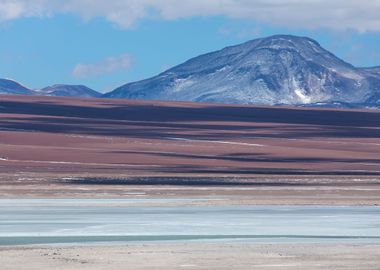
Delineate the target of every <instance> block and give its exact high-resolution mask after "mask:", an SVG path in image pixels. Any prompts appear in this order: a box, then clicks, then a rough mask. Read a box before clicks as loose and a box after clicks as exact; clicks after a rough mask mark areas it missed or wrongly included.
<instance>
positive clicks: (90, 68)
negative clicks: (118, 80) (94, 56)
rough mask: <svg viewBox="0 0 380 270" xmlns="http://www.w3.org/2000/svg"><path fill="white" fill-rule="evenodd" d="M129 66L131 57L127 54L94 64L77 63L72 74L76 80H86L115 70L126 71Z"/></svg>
mask: <svg viewBox="0 0 380 270" xmlns="http://www.w3.org/2000/svg"><path fill="white" fill-rule="evenodd" d="M131 66H132V58H131V56H130V55H128V54H123V55H120V56H111V57H107V58H106V59H104V60H102V61H99V62H96V63H91V64H83V63H79V64H77V65H76V66H75V67H74V69H73V71H72V74H73V76H74V77H76V78H87V77H93V76H98V75H102V74H107V73H111V72H113V71H117V70H128V69H130V68H131Z"/></svg>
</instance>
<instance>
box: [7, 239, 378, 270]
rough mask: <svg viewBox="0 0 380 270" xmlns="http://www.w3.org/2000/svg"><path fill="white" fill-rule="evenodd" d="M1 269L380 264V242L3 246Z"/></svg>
mask: <svg viewBox="0 0 380 270" xmlns="http://www.w3.org/2000/svg"><path fill="white" fill-rule="evenodd" d="M0 258H1V260H0V261H1V269H2V270H14V269H18V270H23V269H25V270H34V269H36V270H37V269H38V270H40V269H60V270H73V269H82V270H85V269H95V270H96V269H99V270H100V269H117V270H119V269H165V270H168V269H292V270H295V269H308V270H313V269H345V270H347V269H365V270H370V269H374V270H375V269H376V270H378V269H379V265H380V245H366V244H362V245H350V244H253V243H199V242H198V243H195V242H193V243H161V244H131V245H123V246H76V247H1V248H0Z"/></svg>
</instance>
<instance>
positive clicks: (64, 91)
mask: <svg viewBox="0 0 380 270" xmlns="http://www.w3.org/2000/svg"><path fill="white" fill-rule="evenodd" d="M36 93H37V94H38V95H41V96H56V97H58V96H60V97H100V96H101V94H100V93H99V92H96V91H95V90H92V89H90V88H88V87H87V86H84V85H67V84H56V85H53V86H48V87H45V88H43V89H41V90H38V91H36Z"/></svg>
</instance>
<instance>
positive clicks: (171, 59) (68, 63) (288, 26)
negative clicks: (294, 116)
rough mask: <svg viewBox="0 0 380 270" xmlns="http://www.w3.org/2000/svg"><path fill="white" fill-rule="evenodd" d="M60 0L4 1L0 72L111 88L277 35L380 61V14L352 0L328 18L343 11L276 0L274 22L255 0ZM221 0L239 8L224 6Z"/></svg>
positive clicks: (355, 60) (41, 82)
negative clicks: (282, 7) (288, 6)
mask: <svg viewBox="0 0 380 270" xmlns="http://www.w3.org/2000/svg"><path fill="white" fill-rule="evenodd" d="M204 1H206V2H207V0H204ZM273 1H274V0H272V2H273ZM32 2H34V3H35V5H30V3H32ZM53 2H54V0H51V2H46V1H44V0H29V2H28V1H25V0H24V1H21V0H20V1H17V0H0V77H2V78H13V79H15V80H17V81H20V82H22V83H23V84H25V85H27V86H30V87H31V88H40V87H44V86H48V85H51V84H55V83H67V84H85V85H87V86H89V87H91V88H93V89H95V90H98V91H101V92H106V91H110V90H112V89H114V88H115V87H117V86H119V85H122V84H124V83H127V82H131V81H135V80H140V79H144V78H147V77H150V76H153V75H155V74H157V73H160V72H162V71H163V70H165V69H167V68H169V67H172V66H174V65H177V64H180V63H181V62H183V61H185V60H187V59H189V58H192V57H194V56H197V55H199V54H202V53H207V52H210V51H214V50H218V49H221V48H223V47H225V46H228V45H233V44H238V43H241V42H244V41H247V40H250V39H254V38H259V37H265V36H269V35H273V34H294V35H302V36H309V37H311V38H314V39H316V40H317V41H318V42H320V44H321V45H322V46H324V47H325V48H327V49H329V50H330V51H332V52H333V53H334V54H336V55H337V56H339V57H341V58H342V59H344V60H345V61H348V62H350V63H352V64H354V65H356V66H376V65H380V15H379V14H378V13H375V14H368V12H367V14H365V16H364V15H360V14H359V13H360V12H361V11H360V10H358V11H356V6H354V4H352V3H354V2H352V3H351V1H346V2H345V1H340V0H337V2H341V6H337V7H332V8H337V12H338V11H339V10H341V9H342V8H343V10H344V8H346V9H347V12H346V13H347V15H339V16H340V17H339V20H333V18H330V17H326V18H325V17H321V16H322V15H321V14H323V16H331V17H333V16H336V15H334V14H335V13H331V14H330V15H329V14H327V15H326V14H325V13H326V12H324V13H322V12H323V10H322V7H321V13H320V14H319V13H317V12H316V14H314V15H311V18H309V17H310V16H309V17H304V16H303V15H302V14H301V15H298V16H299V18H298V17H297V16H294V17H289V16H291V15H289V14H287V13H281V12H282V11H278V10H277V9H276V8H277V7H276V5H274V6H271V5H263V6H262V7H261V8H262V12H261V13H263V12H264V13H265V12H266V13H267V16H269V17H270V16H271V14H272V15H273V18H274V19H273V21H272V20H270V19H267V17H263V16H261V13H257V14H256V13H254V12H250V13H249V16H248V15H246V14H245V13H244V4H245V5H247V3H248V2H247V1H243V0H241V1H239V0H235V1H234V0H221V1H218V0H209V3H208V4H201V3H203V2H199V5H198V6H197V3H198V1H196V0H193V2H188V1H184V2H183V3H185V7H182V8H178V9H177V8H175V6H176V5H175V2H173V1H172V0H167V1H164V0H161V1H159V0H157V2H154V4H152V3H153V2H152V3H150V1H149V0H146V1H143V0H141V2H146V3H147V4H145V5H144V4H141V2H136V1H133V0H126V1H118V0H116V1H112V0H110V1H103V3H104V2H107V3H109V5H111V6H112V5H114V7H113V9H112V7H108V6H107V9H109V10H105V8H103V7H102V6H101V2H99V1H98V0H93V1H90V2H88V0H87V4H88V3H95V6H96V3H97V4H98V6H96V7H93V8H92V9H93V10H91V11H87V10H86V9H83V8H82V6H81V5H80V4H81V2H86V0H77V1H66V2H67V5H66V6H64V7H63V6H59V5H58V4H57V5H49V4H51V3H53ZM61 2H62V1H61ZM63 2H65V1H63ZM158 2H160V3H161V4H160V5H158V6H156V5H157V4H156V3H158ZM216 2H220V3H219V5H217V4H215V5H214V3H216ZM253 2H255V1H253ZM256 2H263V1H256ZM268 2H271V1H268ZM282 2H287V1H286V0H285V1H282ZM288 2H289V1H288ZM290 2H297V1H290ZM301 2H302V1H301ZM301 2H300V3H301ZM314 2H321V3H322V4H323V2H324V1H323V0H321V1H314ZM369 2H371V3H372V4H373V5H374V6H373V7H372V8H376V7H379V8H380V3H379V1H369ZM57 3H58V2H57ZM69 3H71V5H69ZM73 3H74V4H73ZM113 3H114V4H113ZM136 3H138V4H136ZM173 3H174V4H173ZM178 3H181V2H177V6H178ZM186 3H187V4H186ZM194 3H195V4H194ZM221 3H224V5H229V6H228V7H229V9H231V10H232V11H230V10H227V11H225V10H224V9H222V10H220V4H221ZM326 3H328V2H326ZM345 3H346V4H345ZM350 3H351V4H352V5H353V6H350ZM84 4H86V3H84ZM140 4H141V6H139V5H140ZM186 5H187V6H186ZM346 5H347V6H346ZM133 8H135V9H136V10H133ZM239 8H240V9H239ZM303 8H304V9H308V8H310V7H309V6H307V5H306V6H303ZM317 8H319V6H316V7H315V9H317ZM367 8H371V6H369V7H367ZM141 9H143V11H141ZM253 10H256V9H253ZM378 10H379V9H378ZM290 11H292V10H290ZM293 11H294V12H299V13H300V12H302V10H297V9H294V10H293ZM355 12H358V14H356V13H355ZM252 13H253V15H251V14H252ZM327 13H328V12H327ZM115 14H116V15H115ZM255 14H256V15H255ZM336 14H340V13H336ZM355 15H357V16H355ZM313 16H314V19H313ZM361 16H363V18H362V17H361ZM289 18H291V19H289ZM329 19H331V21H329ZM326 21H327V22H328V23H326ZM337 24H339V25H337ZM340 24H342V25H340ZM345 26H347V27H345Z"/></svg>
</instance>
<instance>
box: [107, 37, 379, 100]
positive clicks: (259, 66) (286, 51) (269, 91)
mask: <svg viewBox="0 0 380 270" xmlns="http://www.w3.org/2000/svg"><path fill="white" fill-rule="evenodd" d="M104 97H109V98H128V99H146V100H170V101H196V102H219V103H234V104H263V105H276V104H277V105H281V104H282V105H302V106H313V105H315V106H325V107H329V106H332V107H340V106H342V107H347V106H348V107H377V106H380V67H374V68H357V67H354V66H352V65H351V64H349V63H346V62H344V61H343V60H341V59H339V58H338V57H336V56H335V55H333V54H332V53H330V52H329V51H327V50H326V49H324V48H322V47H321V46H320V45H319V44H318V42H316V41H315V40H312V39H310V38H307V37H298V36H290V35H276V36H271V37H267V38H261V39H255V40H252V41H249V42H246V43H243V44H240V45H237V46H232V47H227V48H224V49H222V50H220V51H216V52H212V53H208V54H205V55H201V56H199V57H196V58H193V59H190V60H188V61H187V62H185V63H183V64H181V65H178V66H176V67H174V68H171V69H169V70H167V71H165V72H163V73H161V74H159V75H157V76H155V77H153V78H150V79H146V80H142V81H138V82H133V83H128V84H125V85H123V86H121V87H119V88H117V89H115V90H114V91H112V92H110V93H107V94H105V95H104Z"/></svg>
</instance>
